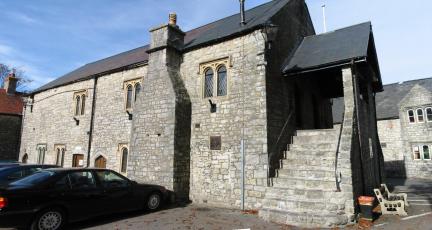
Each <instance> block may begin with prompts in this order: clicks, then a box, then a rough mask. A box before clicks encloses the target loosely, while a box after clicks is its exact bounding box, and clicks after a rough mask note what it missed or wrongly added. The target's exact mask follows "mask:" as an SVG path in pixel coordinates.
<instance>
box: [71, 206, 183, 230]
mask: <svg viewBox="0 0 432 230" xmlns="http://www.w3.org/2000/svg"><path fill="white" fill-rule="evenodd" d="M187 206H188V204H187V203H175V204H166V205H164V206H163V207H162V208H161V209H159V210H157V211H156V212H157V213H159V214H164V213H165V211H167V210H170V209H174V208H179V207H187ZM151 213H154V212H151V211H149V210H138V211H130V212H122V213H114V214H108V215H103V216H99V217H95V218H91V219H88V220H84V221H80V222H76V223H71V224H69V225H68V226H66V228H65V229H66V230H74V229H84V228H92V227H97V226H100V225H106V224H110V223H114V222H117V221H121V220H126V219H130V218H134V217H140V216H144V215H147V214H151Z"/></svg>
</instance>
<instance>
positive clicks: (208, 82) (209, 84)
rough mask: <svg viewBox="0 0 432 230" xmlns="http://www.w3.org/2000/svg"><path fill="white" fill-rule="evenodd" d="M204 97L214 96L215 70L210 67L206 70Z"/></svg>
mask: <svg viewBox="0 0 432 230" xmlns="http://www.w3.org/2000/svg"><path fill="white" fill-rule="evenodd" d="M204 97H213V70H212V69H210V68H209V69H207V70H206V71H205V76H204Z"/></svg>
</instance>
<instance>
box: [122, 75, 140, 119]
mask: <svg viewBox="0 0 432 230" xmlns="http://www.w3.org/2000/svg"><path fill="white" fill-rule="evenodd" d="M123 88H124V93H125V110H127V111H132V109H133V106H134V102H135V101H136V100H137V98H138V95H139V94H140V92H141V78H137V79H133V80H128V81H125V82H124V83H123Z"/></svg>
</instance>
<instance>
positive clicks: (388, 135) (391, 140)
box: [378, 119, 405, 177]
mask: <svg viewBox="0 0 432 230" xmlns="http://www.w3.org/2000/svg"><path fill="white" fill-rule="evenodd" d="M378 134H379V138H380V141H381V148H382V151H383V154H384V160H385V170H386V174H387V176H388V177H403V176H405V166H404V162H403V161H404V155H403V151H402V146H403V144H402V136H401V123H400V120H399V119H391V120H380V121H378Z"/></svg>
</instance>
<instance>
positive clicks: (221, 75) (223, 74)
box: [217, 65, 227, 96]
mask: <svg viewBox="0 0 432 230" xmlns="http://www.w3.org/2000/svg"><path fill="white" fill-rule="evenodd" d="M226 94H227V71H226V68H225V66H224V65H222V66H221V67H219V69H218V80H217V95H218V96H225V95H226Z"/></svg>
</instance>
